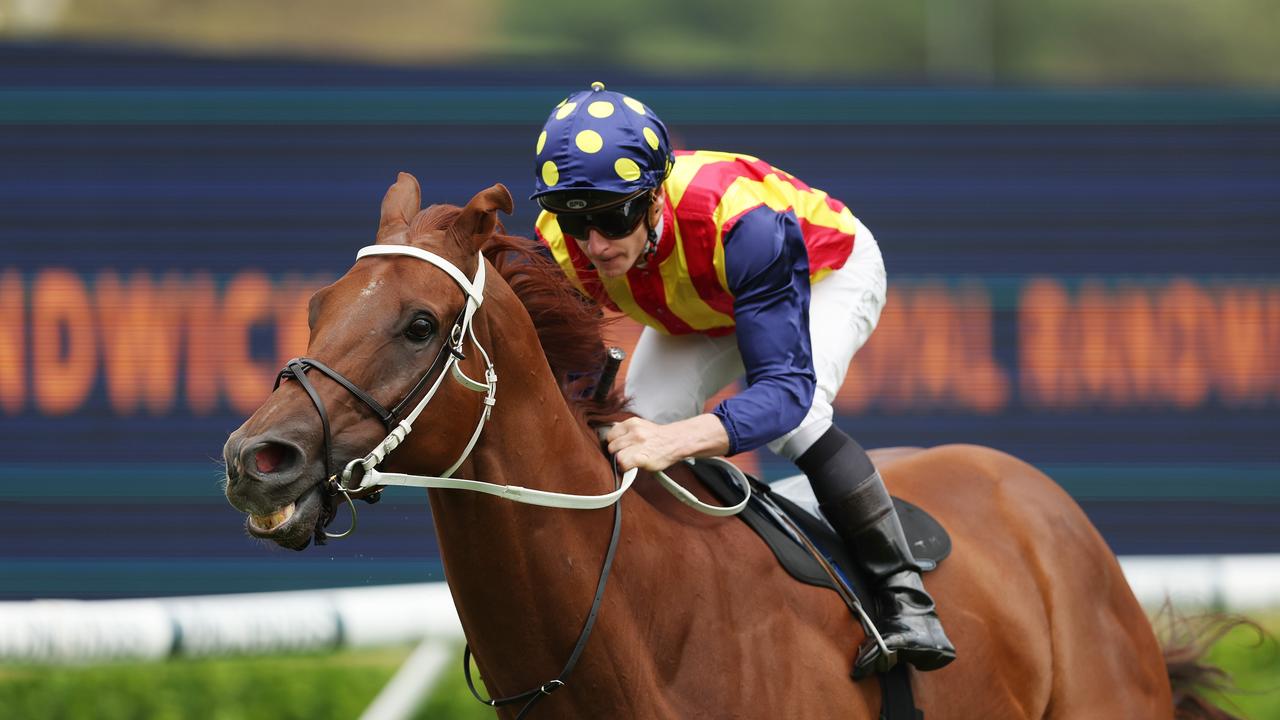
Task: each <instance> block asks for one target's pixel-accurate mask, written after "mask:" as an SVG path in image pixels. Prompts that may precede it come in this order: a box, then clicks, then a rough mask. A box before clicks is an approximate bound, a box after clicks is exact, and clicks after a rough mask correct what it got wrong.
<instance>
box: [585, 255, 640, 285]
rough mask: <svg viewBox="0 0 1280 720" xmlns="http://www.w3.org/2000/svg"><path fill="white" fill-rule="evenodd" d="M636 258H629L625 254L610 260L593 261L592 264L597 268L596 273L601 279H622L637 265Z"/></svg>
mask: <svg viewBox="0 0 1280 720" xmlns="http://www.w3.org/2000/svg"><path fill="white" fill-rule="evenodd" d="M635 262H636V261H635V258H632V257H628V256H627V255H626V254H625V253H623V254H619V255H616V256H614V257H612V258H609V259H608V260H593V261H592V264H593V265H595V266H596V272H598V273H600V276H601V277H606V278H609V279H610V280H612V279H614V278H620V277H622V276H623V275H626V274H627V271H628V270H630V269H631V266H632V265H634V264H635Z"/></svg>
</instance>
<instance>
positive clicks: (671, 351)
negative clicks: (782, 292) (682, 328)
mask: <svg viewBox="0 0 1280 720" xmlns="http://www.w3.org/2000/svg"><path fill="white" fill-rule="evenodd" d="M854 237H855V238H856V240H855V241H854V249H853V254H852V255H851V256H850V257H849V260H848V261H846V262H845V264H844V267H842V268H840V269H839V270H836V271H834V272H832V273H830V274H828V275H827V276H826V277H824V278H822V280H820V281H819V282H818V283H817V284H816V285H814V286H813V287H812V290H811V292H810V298H809V338H810V342H811V346H812V349H813V368H814V371H815V372H816V374H817V378H818V384H817V388H816V389H815V390H814V394H813V404H812V405H811V406H810V407H809V412H808V414H806V415H805V418H804V420H802V421H801V422H800V425H799V427H797V428H795V429H794V430H792V431H791V432H789V433H787V434H786V435H783V436H782V437H780V438H777V439H776V440H774V441H772V442H770V443H769V449H770V450H772V451H773V452H775V453H777V454H779V455H781V456H783V457H785V458H788V459H790V460H795V459H796V458H798V457H800V455H801V454H803V453H804V451H805V450H808V449H809V446H810V445H812V444H813V443H814V442H815V441H816V440H817V439H818V438H819V437H821V436H822V434H823V433H825V432H826V431H827V429H828V428H829V427H831V416H832V409H831V404H832V402H834V401H835V397H836V393H837V392H839V391H840V385H841V384H842V383H844V376H845V372H846V371H847V370H848V369H849V362H850V361H851V360H853V354H854V353H855V352H857V351H858V348H860V347H862V345H863V343H865V342H866V341H867V339H868V338H870V337H871V332H872V331H873V330H875V328H876V323H878V322H879V321H880V311H881V310H882V309H883V308H884V301H885V290H886V286H885V270H884V259H883V258H882V257H881V255H880V247H879V245H877V243H876V240H875V238H874V237H873V236H872V235H871V231H870V230H868V229H867V228H866V227H865V226H863V225H862V223H861V222H859V223H858V229H857V234H856V235H855V236H854ZM745 374H746V370H745V369H744V368H743V366H742V356H741V355H740V354H739V352H738V341H737V334H736V333H730V334H728V335H722V336H720V337H710V336H707V335H700V334H691V335H663V334H662V333H660V332H658V331H657V330H654V329H653V328H649V327H646V328H645V329H644V331H643V332H642V333H641V335H640V340H639V342H637V343H636V349H635V354H634V356H633V357H632V358H631V366H630V369H629V370H628V371H627V381H626V391H627V394H628V395H630V396H631V397H632V404H631V407H632V409H633V410H635V411H636V413H637V414H638V415H640V417H643V418H646V419H648V420H652V421H653V422H657V423H670V422H675V421H677V420H684V419H686V418H691V417H693V416H695V415H698V414H700V413H702V412H703V408H704V406H705V405H706V403H707V400H708V399H709V398H710V397H711V396H713V395H715V394H716V393H717V392H720V390H722V389H723V388H724V387H725V386H726V385H728V384H729V383H730V382H733V381H734V380H736V379H738V378H740V377H742V376H743V375H745Z"/></svg>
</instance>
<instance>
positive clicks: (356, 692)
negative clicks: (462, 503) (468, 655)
mask: <svg viewBox="0 0 1280 720" xmlns="http://www.w3.org/2000/svg"><path fill="white" fill-rule="evenodd" d="M410 651H411V648H390V649H380V650H359V651H343V652H334V653H317V654H298V655H280V656H271V657H256V658H232V659H207V660H174V661H171V662H164V663H122V664H109V665H97V666H92V667H56V668H49V667H23V666H0V717H4V718H30V719H32V720H37V719H38V720H63V719H66V720H83V719H85V718H94V719H96V720H115V719H117V718H118V719H120V720H126V719H127V720H134V719H135V718H145V719H147V720H200V719H207V720H254V719H256V718H262V719H263V720H266V719H270V720H292V719H294V718H296V719H297V720H327V719H330V718H332V719H333V720H351V718H356V717H359V715H360V713H361V712H362V711H363V710H364V709H365V708H366V707H368V705H369V703H370V702H371V701H372V700H373V698H374V697H375V696H376V695H377V694H378V691H379V690H381V689H382V687H383V686H384V685H385V684H386V683H387V681H389V680H390V679H391V676H392V675H393V674H394V673H395V671H396V669H397V668H399V666H400V664H401V663H403V662H404V660H405V658H406V657H408V655H409V652H410ZM457 654H458V655H461V650H458V652H457ZM415 717H416V718H423V719H425V718H459V719H463V720H465V719H467V718H477V719H479V718H487V719H490V720H491V719H492V718H493V717H494V715H493V712H492V711H490V710H488V709H487V708H485V707H484V706H482V705H480V703H477V702H476V701H475V700H474V699H473V698H472V697H471V694H470V693H469V692H468V691H467V689H466V686H465V684H464V683H463V680H462V669H461V663H460V662H458V663H453V664H452V665H451V667H450V669H449V672H448V674H447V676H446V677H445V679H444V681H443V682H442V683H441V685H440V687H438V688H437V689H436V692H435V693H433V694H432V696H431V697H430V698H429V699H428V700H427V702H426V703H425V704H424V705H423V707H421V708H419V710H418V713H417V715H416V716H415Z"/></svg>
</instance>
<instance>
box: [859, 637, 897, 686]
mask: <svg viewBox="0 0 1280 720" xmlns="http://www.w3.org/2000/svg"><path fill="white" fill-rule="evenodd" d="M883 647H884V649H882V646H881V645H880V644H879V643H876V642H875V641H874V640H873V641H871V642H870V643H864V644H863V645H862V647H860V648H859V649H858V655H857V657H855V658H854V659H853V669H852V670H850V671H849V674H850V675H852V676H853V679H854V680H861V679H863V678H865V677H868V676H870V675H874V674H877V673H886V672H889V671H890V670H892V669H893V668H894V667H896V666H897V664H898V651H897V650H889V649H888V646H883ZM868 655H874V656H875V659H874V660H872V661H871V664H870V665H866V664H865V659H866V658H867V656H868Z"/></svg>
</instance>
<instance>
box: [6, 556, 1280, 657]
mask: <svg viewBox="0 0 1280 720" xmlns="http://www.w3.org/2000/svg"><path fill="white" fill-rule="evenodd" d="M1120 563H1121V565H1122V566H1123V567H1124V571H1125V575H1126V577H1127V578H1128V579H1129V584H1130V585H1131V586H1132V587H1133V589H1134V592H1135V593H1136V594H1137V596H1138V599H1139V600H1140V601H1142V602H1143V604H1144V605H1149V606H1150V605H1158V604H1160V603H1161V602H1163V601H1164V599H1165V598H1166V597H1168V598H1169V599H1171V600H1172V601H1173V602H1174V603H1175V604H1178V605H1195V606H1210V607H1221V608H1226V609H1232V610H1249V609H1252V608H1258V607H1276V606H1280V555H1203V556H1200V555H1194V556H1167V557H1166V556H1128V557H1122V558H1121V559H1120ZM461 638H462V627H461V625H460V624H459V623H458V616H457V612H456V611H455V609H454V607H453V598H452V597H451V596H450V595H449V590H448V588H446V587H445V585H444V584H443V583H422V584H414V585H386V586H377V587H365V588H343V589H335V590H304V591H296V592H271V593H253V594H244V595H209V596H200V597H179V598H155V599H145V600H30V601H21V602H0V662H25V663H94V662H104V661H112V660H161V659H165V658H168V657H174V656H186V657H205V656H212V655H236V654H263V653H275V652H284V651H298V650H314V649H320V648H327V647H376V646H384V645H393V644H407V643H415V642H421V641H422V640H425V639H438V640H441V641H447V642H458V641H459V640H460V639H461Z"/></svg>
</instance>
